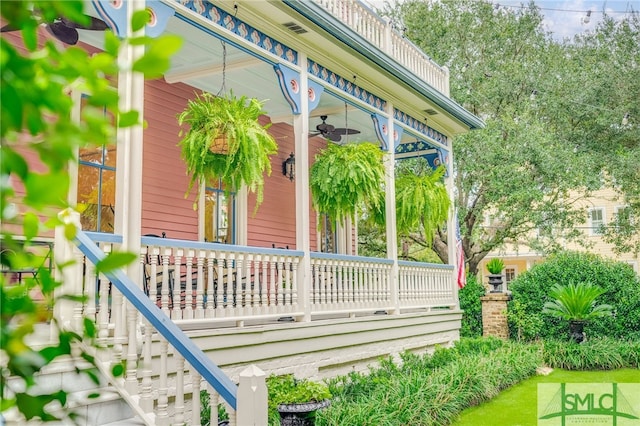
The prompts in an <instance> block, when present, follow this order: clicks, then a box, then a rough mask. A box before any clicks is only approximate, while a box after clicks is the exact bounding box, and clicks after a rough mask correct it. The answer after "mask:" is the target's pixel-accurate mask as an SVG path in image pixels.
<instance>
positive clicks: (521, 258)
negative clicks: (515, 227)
mask: <svg viewBox="0 0 640 426" xmlns="http://www.w3.org/2000/svg"><path fill="white" fill-rule="evenodd" d="M578 203H579V204H578V206H579V207H580V208H582V209H584V222H583V223H582V224H580V225H578V227H577V229H578V230H580V231H581V233H582V234H583V236H584V240H585V242H586V244H587V247H584V246H581V245H579V244H578V243H576V242H566V241H564V240H563V238H562V235H563V231H562V230H558V229H554V230H553V232H554V234H555V235H557V242H558V243H560V245H561V247H563V248H564V249H567V250H576V251H585V252H589V253H594V254H598V255H600V256H603V257H605V258H609V259H613V260H617V261H620V262H625V263H628V264H629V266H631V268H633V270H634V271H635V272H636V273H637V274H640V254H638V255H634V254H633V253H620V254H618V253H615V252H614V246H613V245H612V244H609V243H607V242H605V241H604V239H603V238H602V227H608V226H615V218H616V216H617V215H619V214H624V208H625V206H624V205H623V204H622V203H621V201H620V196H619V194H617V193H616V192H615V191H614V190H613V189H611V188H604V189H601V190H598V191H595V192H594V193H593V195H592V196H590V197H589V198H586V199H582V200H580V201H579V202H578ZM631 220H633V218H631ZM550 226H553V225H551V224H550ZM494 257H499V258H501V259H503V260H504V266H505V269H504V272H503V275H504V280H505V281H506V282H507V287H508V283H509V282H510V281H512V280H513V279H515V278H516V277H517V276H518V275H520V274H521V273H523V272H524V271H526V270H528V269H530V268H531V267H532V266H533V265H534V264H536V263H538V262H541V261H543V260H544V255H542V254H540V253H537V252H535V251H533V250H531V249H530V248H529V247H527V246H526V245H525V244H519V245H518V247H517V249H516V248H515V247H513V246H512V245H508V244H507V245H505V247H504V248H502V249H500V250H496V251H494V252H491V253H489V254H488V255H487V257H486V258H485V259H484V260H483V261H482V262H481V263H480V271H481V274H482V282H485V283H486V281H487V277H488V272H487V268H486V263H487V262H488V261H489V260H490V259H491V258H494Z"/></svg>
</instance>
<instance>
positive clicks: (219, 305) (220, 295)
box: [215, 259, 226, 317]
mask: <svg viewBox="0 0 640 426" xmlns="http://www.w3.org/2000/svg"><path fill="white" fill-rule="evenodd" d="M222 263H223V261H222V260H221V259H217V261H216V273H215V276H216V282H215V285H216V287H217V288H216V295H217V296H216V316H217V317H223V316H224V314H225V312H224V308H225V306H226V296H225V291H224V280H223V276H224V275H223V274H224V272H223V269H222Z"/></svg>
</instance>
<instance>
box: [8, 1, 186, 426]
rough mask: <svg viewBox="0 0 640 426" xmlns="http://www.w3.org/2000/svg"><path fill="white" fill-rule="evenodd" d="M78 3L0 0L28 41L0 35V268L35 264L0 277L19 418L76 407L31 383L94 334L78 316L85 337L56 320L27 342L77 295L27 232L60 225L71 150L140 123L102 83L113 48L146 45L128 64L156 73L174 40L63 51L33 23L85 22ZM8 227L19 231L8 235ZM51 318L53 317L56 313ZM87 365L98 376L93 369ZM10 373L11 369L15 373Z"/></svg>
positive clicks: (116, 262)
mask: <svg viewBox="0 0 640 426" xmlns="http://www.w3.org/2000/svg"><path fill="white" fill-rule="evenodd" d="M84 4H85V3H84V2H82V1H71V0H69V1H61V2H55V1H37V2H32V1H8V2H1V3H0V14H1V15H2V18H3V21H4V23H6V25H9V26H11V27H13V28H18V29H20V30H21V33H20V34H21V36H22V41H23V43H24V48H25V49H26V53H21V50H19V49H17V48H16V47H15V46H13V45H12V44H11V43H10V42H9V41H8V40H7V39H5V37H4V36H3V38H1V39H0V61H1V62H0V69H1V73H0V83H1V87H2V96H1V97H0V102H1V106H2V110H1V119H2V126H1V132H0V136H1V138H2V147H1V152H0V156H1V158H2V161H1V162H0V164H1V166H0V174H1V176H0V183H1V184H0V206H2V212H1V222H2V224H3V228H2V250H1V251H0V253H1V256H0V261H1V263H2V266H3V269H13V270H16V269H18V270H19V269H31V270H33V271H34V273H33V278H30V279H26V280H22V281H21V282H19V283H14V282H10V281H9V279H8V277H9V276H10V275H6V274H1V275H0V296H1V298H0V308H1V318H0V321H1V323H2V329H1V334H0V348H1V349H0V358H1V359H2V361H1V364H0V368H1V372H0V394H1V397H2V405H1V408H2V412H5V411H6V410H9V409H17V410H18V411H19V412H21V413H22V415H23V416H24V417H25V419H32V418H39V419H41V420H44V421H48V420H55V419H56V418H57V417H58V416H65V415H66V416H69V417H73V413H68V412H65V411H66V410H62V411H60V412H56V413H53V412H51V411H50V407H48V406H47V404H49V403H50V402H52V401H54V400H55V401H58V402H59V403H60V404H61V405H64V404H65V402H66V393H65V392H64V391H58V390H55V389H53V390H50V391H49V392H47V390H43V389H40V390H39V391H37V390H35V389H37V387H36V385H37V375H36V373H38V372H39V371H41V369H42V368H43V367H44V366H46V365H48V364H50V363H51V362H52V361H53V360H55V359H58V358H60V357H64V356H68V355H70V354H71V353H72V350H73V352H74V353H77V350H76V349H72V348H75V347H77V344H78V343H80V342H84V343H86V344H88V345H92V344H93V343H94V339H95V337H96V330H95V324H94V323H93V322H92V321H91V320H89V319H85V320H84V329H83V334H82V335H80V334H78V333H76V332H73V331H69V330H66V329H62V328H60V329H58V334H57V341H56V342H55V343H54V344H51V345H37V346H34V345H33V343H31V342H30V341H29V339H28V338H29V336H30V335H31V334H33V332H34V328H35V326H36V324H37V323H39V322H41V321H43V320H44V319H47V318H49V317H50V309H51V307H52V306H53V305H54V304H55V303H58V302H59V301H60V300H61V298H66V299H71V300H74V301H81V300H82V298H80V297H79V296H77V295H62V296H58V295H56V294H55V293H56V290H57V289H59V287H60V286H61V285H62V283H61V282H60V281H57V280H56V279H55V278H54V276H53V274H52V273H51V271H50V269H49V268H48V267H46V266H43V263H42V257H41V256H39V255H38V254H37V253H36V250H35V249H34V244H33V241H34V238H35V237H36V236H37V235H39V234H40V233H42V232H44V231H46V230H47V229H51V228H52V227H53V226H55V225H57V224H58V222H57V220H56V219H55V215H53V213H52V212H54V211H55V210H60V209H61V208H64V207H67V202H66V199H67V193H68V191H69V177H68V173H67V170H66V168H67V165H68V164H69V162H70V161H77V158H76V152H77V150H78V148H79V147H84V146H87V145H89V144H92V145H103V144H106V143H108V142H111V141H112V140H113V138H114V129H113V126H112V124H111V123H110V118H109V117H108V115H111V116H112V117H116V119H117V122H118V124H119V125H120V126H121V127H126V126H131V125H134V124H140V123H139V118H138V117H139V116H138V113H137V112H136V111H121V110H119V108H118V93H117V91H116V90H115V89H114V88H113V87H112V85H111V84H110V82H109V81H110V79H111V80H112V79H115V77H116V75H117V73H118V66H117V65H116V64H117V60H116V59H117V55H118V52H119V51H120V50H121V49H122V48H123V47H124V46H126V45H127V44H128V43H132V44H134V43H135V44H138V45H141V44H142V45H145V46H146V47H147V50H146V54H145V55H144V56H143V57H142V58H141V59H139V60H138V61H137V62H135V63H133V64H131V66H132V69H134V70H136V71H139V72H142V73H144V74H145V75H147V76H152V77H154V76H157V75H158V74H159V73H160V74H161V73H162V72H163V71H164V70H166V69H167V68H168V65H169V59H168V58H169V56H170V55H171V54H172V53H173V52H175V51H176V50H177V49H178V48H179V46H180V44H181V40H180V39H178V38H176V37H174V36H166V37H162V38H160V39H157V40H151V39H148V38H137V39H129V40H119V39H118V38H117V37H116V36H115V35H114V34H113V33H111V32H110V31H107V32H106V33H105V44H104V51H103V52H100V53H97V54H94V55H89V54H88V53H87V52H86V51H84V50H82V49H81V48H79V47H68V48H64V49H62V48H59V47H58V46H57V45H56V44H55V43H53V42H52V41H47V42H44V41H43V40H42V39H41V38H40V36H39V32H38V29H39V25H40V24H41V23H43V22H52V21H53V20H54V19H57V18H59V17H66V18H68V19H69V20H71V21H74V22H78V23H85V21H86V20H87V18H86V17H85V15H84V14H83V7H84ZM148 19H149V16H148V13H147V12H146V11H141V12H138V13H137V14H136V15H135V16H134V18H133V22H134V23H135V28H134V30H137V29H140V28H142V27H143V26H144V25H145V23H146V22H148ZM70 90H79V91H82V92H83V93H85V94H87V95H88V97H87V106H86V108H83V112H82V117H81V120H80V123H76V122H74V121H73V119H72V114H71V111H72V108H73V103H72V100H71V97H70V96H68V94H69V91H70ZM105 110H106V111H107V112H108V114H107V115H105V114H104V111H105ZM26 153H36V154H37V155H38V157H39V160H40V161H41V163H42V164H43V165H44V166H45V167H44V168H40V169H35V168H33V167H32V166H33V165H32V164H30V163H29V162H28V161H27V155H28V154H26ZM18 185H21V186H23V187H24V195H23V196H20V198H19V199H18V198H17V196H16V189H15V188H16V187H17V186H18ZM14 202H19V203H20V204H21V205H23V206H24V208H25V209H26V210H25V211H23V212H20V213H19V212H18V211H17V210H16V209H15V208H14V207H13V204H12V203H14ZM10 226H11V227H10ZM15 229H18V230H19V231H17V232H16V231H15ZM14 232H16V233H17V234H19V235H21V236H22V237H23V238H22V239H17V238H15V235H14ZM74 233H75V228H73V227H69V228H68V229H67V233H66V236H67V238H69V239H71V238H72V237H73V236H74ZM130 260H131V256H126V255H122V254H117V255H114V256H113V258H111V259H109V260H107V261H106V262H104V264H102V265H99V266H101V267H102V270H103V271H104V270H106V269H109V268H118V267H121V266H122V264H123V263H126V262H128V261H130ZM67 266H69V265H55V268H57V269H59V270H61V269H63V268H64V267H67ZM35 294H41V295H42V298H43V299H44V301H43V302H40V301H36V300H35V299H34V297H33V296H34V295H35ZM53 321H54V323H55V318H53ZM81 354H82V358H84V359H85V360H86V361H89V362H90V363H93V362H94V358H93V356H92V355H91V354H90V353H89V352H87V351H81ZM86 373H87V374H89V376H90V377H91V378H92V379H93V380H94V381H95V382H97V380H98V378H97V375H96V369H95V368H90V369H89V370H87V371H86ZM9 377H13V378H12V380H9ZM47 389H49V388H47ZM92 396H97V395H92Z"/></svg>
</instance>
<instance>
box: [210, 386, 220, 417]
mask: <svg viewBox="0 0 640 426" xmlns="http://www.w3.org/2000/svg"><path fill="white" fill-rule="evenodd" d="M207 391H208V392H209V409H210V410H211V413H210V415H209V424H210V425H217V424H218V421H219V419H218V404H219V401H220V395H219V394H218V392H216V391H215V390H214V389H213V387H212V386H211V385H209V386H207Z"/></svg>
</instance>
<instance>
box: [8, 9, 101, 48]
mask: <svg viewBox="0 0 640 426" xmlns="http://www.w3.org/2000/svg"><path fill="white" fill-rule="evenodd" d="M86 16H87V18H89V23H88V24H86V25H85V24H79V23H77V22H74V21H72V20H70V19H67V18H65V17H59V18H56V19H55V20H54V21H53V22H50V23H46V24H45V28H46V29H47V31H48V32H49V34H51V35H52V36H54V37H55V38H57V39H58V40H60V41H61V42H63V43H65V44H76V43H78V39H79V35H78V30H92V31H104V30H106V29H107V28H109V27H108V26H107V24H106V23H105V22H104V21H103V20H102V19H98V18H94V17H93V16H89V15H86ZM18 30H19V28H15V27H13V26H11V25H5V26H4V27H2V28H0V33H4V32H9V31H18Z"/></svg>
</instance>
